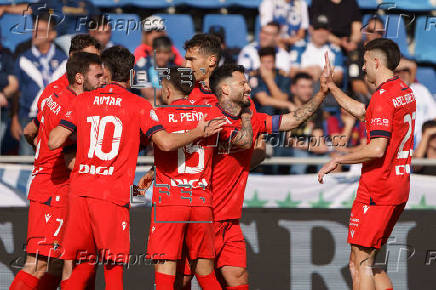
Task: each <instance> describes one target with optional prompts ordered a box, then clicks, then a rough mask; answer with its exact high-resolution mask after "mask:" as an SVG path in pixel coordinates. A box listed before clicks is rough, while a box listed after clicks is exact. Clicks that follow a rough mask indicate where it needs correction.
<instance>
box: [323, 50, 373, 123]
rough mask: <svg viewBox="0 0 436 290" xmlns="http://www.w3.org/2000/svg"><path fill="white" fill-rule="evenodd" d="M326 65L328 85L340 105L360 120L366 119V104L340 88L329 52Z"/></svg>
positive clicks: (326, 56)
mask: <svg viewBox="0 0 436 290" xmlns="http://www.w3.org/2000/svg"><path fill="white" fill-rule="evenodd" d="M325 63H326V65H325V67H324V70H325V71H326V74H325V76H326V82H327V86H328V88H329V89H330V93H331V94H332V95H333V97H335V99H336V101H337V102H338V104H339V106H341V107H342V108H344V109H345V110H346V111H347V112H348V113H350V114H351V115H353V116H354V117H356V118H357V119H359V120H360V121H364V120H365V113H366V109H365V105H364V104H362V103H361V102H359V101H356V100H353V99H352V98H351V97H349V96H348V95H347V94H345V93H344V92H343V91H342V90H341V89H340V88H338V87H337V86H336V84H335V82H334V80H333V74H334V71H333V69H332V67H331V65H330V60H329V58H328V55H327V53H326V54H325Z"/></svg>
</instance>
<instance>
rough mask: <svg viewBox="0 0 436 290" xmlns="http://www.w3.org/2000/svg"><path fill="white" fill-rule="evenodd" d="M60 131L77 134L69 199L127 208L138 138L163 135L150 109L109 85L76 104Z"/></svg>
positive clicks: (119, 89)
mask: <svg viewBox="0 0 436 290" xmlns="http://www.w3.org/2000/svg"><path fill="white" fill-rule="evenodd" d="M59 125H61V126H64V127H65V128H67V129H69V130H71V131H74V130H77V154H76V162H75V166H74V169H73V172H72V176H71V193H72V194H75V195H80V196H89V197H94V198H98V199H103V200H108V201H111V202H114V203H116V204H118V205H122V206H127V205H128V204H129V200H130V194H129V188H130V185H131V184H132V182H133V179H134V177H135V168H136V161H137V158H138V152H139V140H140V133H141V132H142V133H143V134H145V135H146V136H147V137H148V138H150V137H151V136H152V135H153V134H154V133H156V132H158V131H159V130H162V129H163V127H162V125H161V124H160V123H159V119H158V117H157V115H156V113H155V111H154V110H153V108H152V106H151V105H150V103H149V102H148V101H146V100H145V99H143V98H141V97H139V96H137V95H134V94H132V93H130V92H129V91H128V90H126V89H125V88H123V87H122V86H120V85H118V84H117V83H111V84H109V85H107V86H106V87H104V88H100V89H97V90H94V91H91V92H86V93H83V94H81V95H79V96H78V97H77V98H75V100H74V101H73V103H72V104H71V107H70V110H69V111H68V112H67V113H66V114H65V116H64V118H63V119H62V120H61V122H60V124H59Z"/></svg>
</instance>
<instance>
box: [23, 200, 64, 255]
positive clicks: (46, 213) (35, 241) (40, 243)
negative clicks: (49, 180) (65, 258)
mask: <svg viewBox="0 0 436 290" xmlns="http://www.w3.org/2000/svg"><path fill="white" fill-rule="evenodd" d="M65 216H66V207H53V206H50V205H48V204H45V203H40V202H37V201H30V206H29V216H28V224H27V241H26V252H27V253H31V254H40V255H43V256H46V257H53V258H60V257H61V256H62V253H63V249H62V247H61V246H60V241H61V240H62V237H63V235H64V228H65V224H64V222H65Z"/></svg>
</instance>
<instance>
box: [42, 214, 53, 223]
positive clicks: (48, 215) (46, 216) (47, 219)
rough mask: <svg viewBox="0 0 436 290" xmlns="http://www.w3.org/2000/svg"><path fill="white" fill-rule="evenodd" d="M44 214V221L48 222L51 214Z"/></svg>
mask: <svg viewBox="0 0 436 290" xmlns="http://www.w3.org/2000/svg"><path fill="white" fill-rule="evenodd" d="M44 216H45V223H48V221H49V220H50V218H51V214H48V213H46V214H45V215H44Z"/></svg>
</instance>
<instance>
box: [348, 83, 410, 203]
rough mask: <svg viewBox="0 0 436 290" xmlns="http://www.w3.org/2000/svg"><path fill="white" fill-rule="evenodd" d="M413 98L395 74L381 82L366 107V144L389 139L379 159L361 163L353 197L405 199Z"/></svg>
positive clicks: (374, 200) (368, 200)
mask: <svg viewBox="0 0 436 290" xmlns="http://www.w3.org/2000/svg"><path fill="white" fill-rule="evenodd" d="M415 111H416V100H415V96H414V95H413V92H412V90H411V89H410V88H409V87H408V86H407V85H406V84H405V83H404V82H403V81H402V80H400V79H399V78H398V77H394V78H392V79H390V80H388V81H386V82H385V83H383V84H381V85H380V86H379V87H378V89H377V91H376V92H375V93H374V94H373V96H372V97H371V101H370V103H369V106H368V108H367V110H366V116H365V121H366V131H367V134H368V141H367V142H368V143H369V142H370V141H371V139H373V138H380V137H382V138H387V139H389V142H388V146H387V148H386V154H385V155H384V156H383V157H382V158H378V159H375V160H373V161H369V162H365V163H364V164H363V166H362V176H361V178H360V182H359V188H358V190H357V197H356V200H357V201H359V202H362V203H366V204H373V205H397V204H402V203H405V202H407V200H408V198H409V191H410V162H411V159H412V150H413V134H414V128H415Z"/></svg>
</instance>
